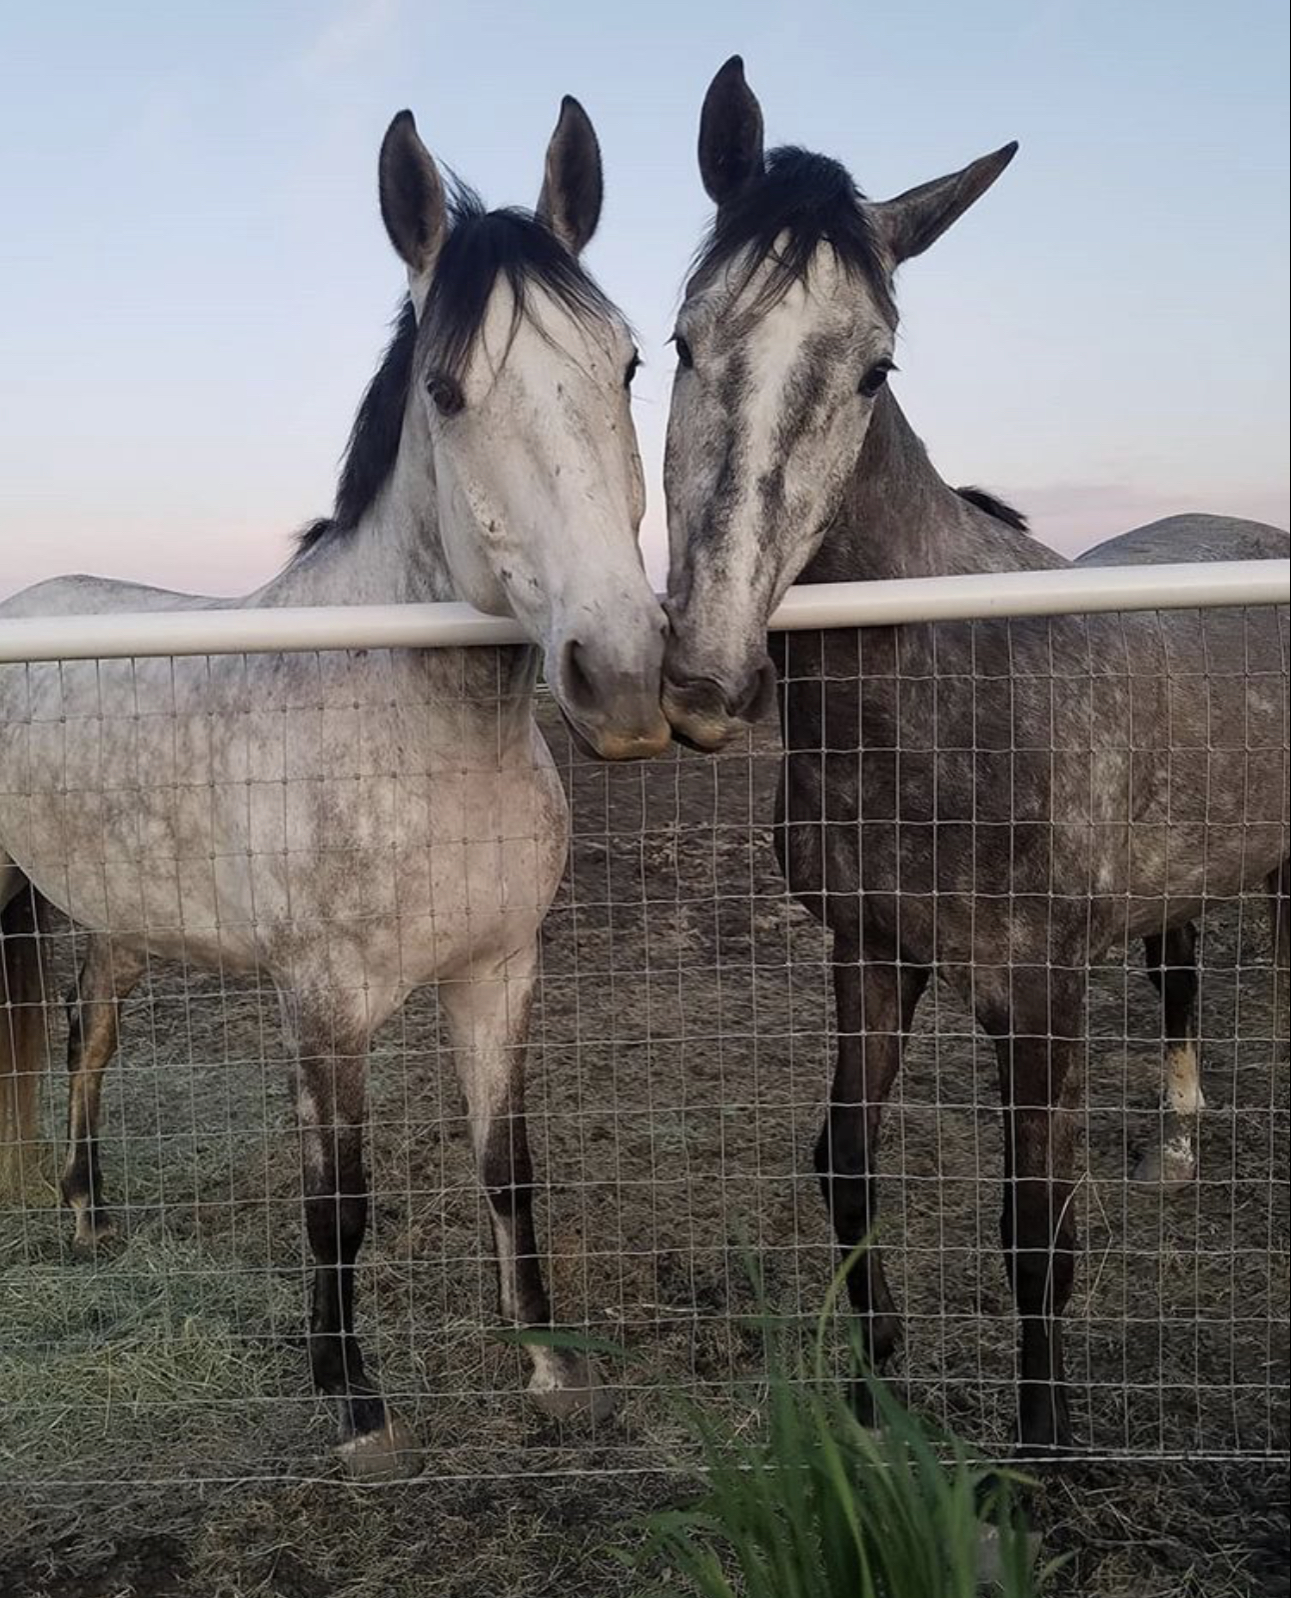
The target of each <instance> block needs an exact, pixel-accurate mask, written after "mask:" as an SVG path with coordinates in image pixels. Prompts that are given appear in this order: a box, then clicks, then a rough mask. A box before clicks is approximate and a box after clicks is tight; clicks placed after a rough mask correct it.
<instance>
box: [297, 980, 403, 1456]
mask: <svg viewBox="0 0 1291 1598" xmlns="http://www.w3.org/2000/svg"><path fill="white" fill-rule="evenodd" d="M298 1058H299V1065H298V1078H297V1106H298V1115H299V1121H300V1137H301V1160H302V1167H303V1178H304V1195H305V1226H306V1231H307V1232H308V1235H309V1246H310V1250H311V1252H312V1254H313V1257H314V1298H313V1309H312V1313H311V1316H310V1327H309V1362H310V1369H311V1371H312V1373H313V1377H314V1384H315V1386H316V1387H317V1388H318V1389H319V1391H320V1392H322V1393H326V1394H327V1395H328V1396H329V1397H332V1398H335V1399H336V1400H337V1404H338V1407H339V1410H340V1435H341V1445H340V1453H341V1456H342V1458H343V1459H344V1460H345V1462H346V1464H347V1465H348V1467H349V1468H350V1470H351V1471H352V1472H353V1473H354V1474H355V1475H361V1476H368V1477H371V1476H392V1475H400V1476H402V1475H411V1474H414V1473H415V1471H416V1470H417V1469H418V1468H419V1466H420V1459H419V1457H418V1454H417V1448H416V1441H415V1439H414V1438H413V1436H412V1434H411V1432H410V1431H409V1430H408V1428H407V1427H406V1426H405V1425H404V1424H403V1422H402V1421H400V1420H399V1419H398V1418H397V1417H396V1416H394V1415H393V1414H391V1413H389V1412H388V1411H387V1409H386V1405H385V1402H384V1400H383V1399H382V1397H381V1395H380V1393H379V1391H378V1390H377V1388H376V1386H375V1385H374V1384H373V1382H372V1381H371V1380H370V1378H369V1376H368V1372H367V1368H366V1366H365V1364H364V1360H363V1350H362V1348H361V1347H360V1344H359V1339H358V1336H357V1334H356V1332H355V1330H354V1274H355V1265H356V1262H357V1260H358V1255H359V1250H360V1249H361V1248H362V1246H363V1236H364V1233H365V1231H366V1230H367V1217H368V1185H367V1175H366V1172H365V1171H364V1167H363V1117H364V1098H365V1087H366V1076H367V1036H366V1033H365V1032H363V1031H362V1029H361V1028H359V1027H357V1026H355V1027H352V1028H346V1027H344V1026H342V1025H341V1024H339V1023H335V1022H333V1021H332V1020H331V1019H330V1018H329V1017H327V1016H319V1015H310V1014H309V1013H308V1012H306V1011H304V1010H302V1014H301V1018H300V1022H299V1048H298Z"/></svg>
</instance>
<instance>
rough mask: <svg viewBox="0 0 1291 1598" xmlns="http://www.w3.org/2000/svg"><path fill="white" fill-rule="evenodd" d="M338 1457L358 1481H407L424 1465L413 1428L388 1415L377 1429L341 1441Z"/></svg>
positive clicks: (417, 1473)
mask: <svg viewBox="0 0 1291 1598" xmlns="http://www.w3.org/2000/svg"><path fill="white" fill-rule="evenodd" d="M336 1453H337V1456H338V1458H339V1459H340V1461H341V1463H342V1464H343V1465H344V1466H345V1468H346V1470H347V1471H348V1472H349V1474H350V1475H351V1476H352V1477H353V1478H354V1479H355V1480H356V1481H406V1480H408V1479H409V1478H410V1477H412V1476H419V1475H420V1474H421V1472H422V1469H423V1466H424V1463H425V1462H424V1460H423V1459H422V1454H421V1448H420V1447H419V1445H418V1443H417V1438H416V1436H415V1435H414V1433H413V1430H412V1428H411V1427H410V1426H409V1425H408V1424H407V1423H406V1422H405V1421H402V1420H400V1419H399V1417H398V1416H397V1415H389V1416H388V1417H387V1419H386V1423H385V1425H384V1426H381V1427H379V1428H378V1429H377V1430H376V1431H374V1432H360V1434H359V1435H358V1436H357V1437H351V1438H349V1439H348V1440H347V1441H345V1442H343V1443H341V1444H340V1446H339V1447H338V1448H337V1450H336Z"/></svg>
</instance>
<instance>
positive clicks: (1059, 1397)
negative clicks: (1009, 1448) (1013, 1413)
mask: <svg viewBox="0 0 1291 1598" xmlns="http://www.w3.org/2000/svg"><path fill="white" fill-rule="evenodd" d="M1073 1446H1074V1442H1073V1434H1072V1429H1071V1404H1070V1401H1069V1399H1068V1396H1067V1387H1066V1383H1065V1382H1063V1381H1062V1380H1060V1379H1059V1380H1054V1381H1024V1382H1023V1383H1022V1385H1021V1387H1020V1389H1019V1392H1018V1452H1019V1453H1020V1454H1021V1455H1022V1456H1023V1457H1030V1458H1044V1457H1046V1456H1048V1455H1053V1454H1067V1453H1070V1452H1071V1451H1072V1449H1073Z"/></svg>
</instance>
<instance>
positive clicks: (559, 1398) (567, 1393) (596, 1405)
mask: <svg viewBox="0 0 1291 1598" xmlns="http://www.w3.org/2000/svg"><path fill="white" fill-rule="evenodd" d="M528 1392H529V1398H530V1400H531V1402H532V1403H533V1405H534V1407H535V1408H536V1409H537V1410H538V1411H539V1412H540V1413H541V1414H543V1415H546V1416H547V1418H548V1419H549V1420H576V1419H578V1418H579V1417H580V1416H586V1417H587V1418H588V1419H589V1420H591V1421H592V1422H594V1423H595V1422H600V1421H604V1420H609V1418H610V1416H611V1415H613V1413H614V1411H615V1410H616V1409H617V1408H618V1400H617V1398H616V1397H615V1395H614V1392H613V1390H612V1389H611V1388H609V1387H604V1386H602V1385H601V1383H600V1382H598V1381H597V1379H596V1374H595V1372H594V1371H592V1370H590V1369H586V1370H583V1371H580V1372H579V1373H578V1374H577V1375H576V1376H573V1377H566V1378H565V1379H564V1380H563V1381H561V1382H560V1383H559V1384H556V1383H553V1382H552V1381H551V1380H550V1379H544V1378H542V1377H539V1376H535V1377H534V1378H533V1379H532V1381H530V1383H529V1388H528Z"/></svg>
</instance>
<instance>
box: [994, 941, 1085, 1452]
mask: <svg viewBox="0 0 1291 1598" xmlns="http://www.w3.org/2000/svg"><path fill="white" fill-rule="evenodd" d="M1074 976H1075V974H1074V973H1070V972H1061V971H1054V970H1051V971H1050V972H1049V973H1048V974H1047V977H1045V976H1039V975H1038V976H1037V982H1038V984H1039V985H1040V986H1042V987H1043V988H1044V990H1045V995H1044V996H1046V997H1047V998H1048V1003H1047V1004H1038V1005H1037V1004H1026V1005H1025V1007H1024V1008H1022V1009H1018V1008H1016V1007H1015V1009H1014V1011H1013V1015H1012V1017H1011V1018H1010V1023H1009V1027H1008V1029H1007V1030H1004V1029H1002V1028H1000V1027H999V1026H998V1025H996V1026H992V1025H990V1023H989V1021H987V1029H988V1030H989V1031H991V1032H992V1033H993V1035H994V1037H995V1046H996V1053H997V1056H998V1061H999V1072H1000V1099H1001V1104H1002V1106H1003V1111H1004V1206H1003V1210H1002V1212H1001V1216H1000V1241H1001V1244H1002V1246H1003V1249H1004V1263H1005V1269H1006V1270H1007V1272H1008V1277H1009V1282H1010V1284H1011V1286H1012V1288H1013V1296H1014V1300H1015V1302H1016V1304H1017V1308H1018V1314H1019V1316H1020V1318H1021V1357H1020V1371H1021V1382H1020V1386H1019V1391H1018V1437H1019V1441H1020V1443H1021V1445H1022V1447H1023V1449H1024V1450H1025V1451H1027V1452H1030V1453H1035V1454H1047V1453H1052V1452H1054V1451H1057V1450H1063V1449H1066V1448H1069V1447H1070V1446H1071V1417H1070V1408H1069V1402H1068V1396H1067V1387H1066V1377H1065V1374H1064V1369H1063V1352H1062V1313H1063V1310H1064V1309H1065V1308H1066V1306H1067V1302H1068V1300H1069V1299H1070V1297H1071V1290H1072V1283H1073V1280H1074V1277H1075V1263H1076V1218H1075V1214H1074V1210H1073V1195H1074V1183H1073V1181H1072V1145H1073V1134H1074V1127H1073V1123H1072V1117H1071V1115H1070V1113H1069V1109H1068V1102H1067V1101H1068V1099H1069V1096H1070V1094H1071V1093H1072V1091H1073V1089H1074V1088H1075V1086H1076V1083H1077V1082H1078V1080H1079V1054H1080V1050H1081V1046H1082V1032H1083V1027H1084V1019H1083V1014H1084V1005H1083V996H1082V992H1081V988H1080V984H1079V983H1078V982H1076V981H1075V980H1074ZM1015 991H1016V978H1015ZM983 1019H984V1020H986V1018H985V1017H984V1018H983Z"/></svg>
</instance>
